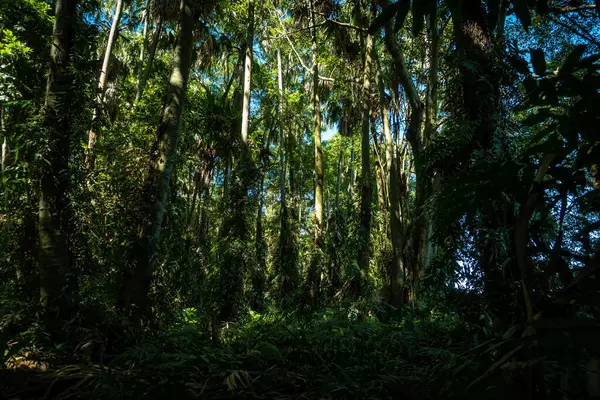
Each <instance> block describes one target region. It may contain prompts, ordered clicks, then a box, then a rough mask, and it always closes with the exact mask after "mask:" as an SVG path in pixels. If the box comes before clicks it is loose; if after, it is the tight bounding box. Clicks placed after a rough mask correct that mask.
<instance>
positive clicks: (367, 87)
mask: <svg viewBox="0 0 600 400" xmlns="http://www.w3.org/2000/svg"><path fill="white" fill-rule="evenodd" d="M372 64H373V36H372V35H371V34H367V37H366V43H365V62H364V67H363V68H364V69H363V87H362V116H361V119H362V120H361V179H360V185H361V203H360V226H359V231H358V232H359V238H358V245H359V249H358V266H359V268H360V270H361V273H363V274H364V275H365V278H366V276H367V275H368V273H369V259H370V249H369V246H370V242H371V239H370V238H371V198H372V195H373V188H372V184H371V157H370V154H371V145H370V121H371V107H370V103H371V101H370V97H371V70H372Z"/></svg>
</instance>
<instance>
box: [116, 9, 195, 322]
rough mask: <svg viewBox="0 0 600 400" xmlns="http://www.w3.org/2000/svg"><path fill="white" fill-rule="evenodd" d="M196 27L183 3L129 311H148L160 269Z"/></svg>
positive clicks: (129, 280)
mask: <svg viewBox="0 0 600 400" xmlns="http://www.w3.org/2000/svg"><path fill="white" fill-rule="evenodd" d="M193 28H194V11H193V1H192V0H182V1H181V9H180V17H179V29H178V32H177V45H176V47H175V52H174V56H173V69H172V72H171V78H170V81H169V89H168V94H167V102H166V104H165V108H164V109H163V113H162V121H161V124H160V126H159V127H158V131H157V137H156V142H155V144H154V147H153V149H152V154H151V159H152V162H151V166H150V171H149V175H148V179H147V182H146V189H145V197H146V198H145V200H146V207H145V210H144V211H145V213H146V214H147V215H144V216H143V217H142V218H143V219H144V223H143V227H142V229H141V232H140V240H139V243H138V248H137V249H136V254H135V265H134V269H133V271H132V272H130V273H127V274H126V276H125V279H124V282H123V287H122V292H121V307H122V308H123V309H125V310H129V309H130V308H131V306H132V305H134V304H135V305H136V306H137V307H139V308H140V309H141V311H142V312H145V311H147V303H148V293H149V290H150V284H151V281H152V274H153V273H154V269H155V266H156V261H155V255H156V249H157V246H158V241H159V239H160V232H161V227H162V222H163V217H164V213H165V206H166V202H167V197H168V191H169V186H170V182H171V175H172V172H173V168H174V165H175V158H176V156H177V144H178V142H179V130H180V125H181V116H182V113H183V106H184V102H185V94H186V89H187V83H188V78H189V73H190V67H191V60H192V50H193V47H194V41H193Z"/></svg>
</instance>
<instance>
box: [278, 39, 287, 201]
mask: <svg viewBox="0 0 600 400" xmlns="http://www.w3.org/2000/svg"><path fill="white" fill-rule="evenodd" d="M277 84H278V87H279V196H280V201H281V208H282V209H283V207H285V137H284V133H283V125H284V124H283V71H282V67H281V50H280V49H279V48H277Z"/></svg>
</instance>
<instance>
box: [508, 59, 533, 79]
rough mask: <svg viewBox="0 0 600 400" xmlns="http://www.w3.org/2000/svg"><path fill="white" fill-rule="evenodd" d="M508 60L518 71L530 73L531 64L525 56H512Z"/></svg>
mask: <svg viewBox="0 0 600 400" xmlns="http://www.w3.org/2000/svg"><path fill="white" fill-rule="evenodd" d="M508 62H509V63H510V65H511V66H512V67H513V68H514V69H515V70H516V71H517V72H519V73H521V74H524V75H529V64H527V61H526V60H525V59H524V58H523V57H521V56H519V55H515V56H512V57H510V58H509V59H508Z"/></svg>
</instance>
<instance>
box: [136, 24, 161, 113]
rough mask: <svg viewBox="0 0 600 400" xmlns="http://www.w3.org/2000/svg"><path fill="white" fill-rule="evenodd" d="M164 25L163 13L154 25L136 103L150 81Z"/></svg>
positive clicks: (138, 85) (137, 87) (137, 88)
mask: <svg viewBox="0 0 600 400" xmlns="http://www.w3.org/2000/svg"><path fill="white" fill-rule="evenodd" d="M162 27H163V15H162V14H159V16H158V22H156V24H155V27H154V37H153V38H152V44H151V45H150V51H149V52H148V61H146V66H145V67H144V72H143V73H141V75H140V77H139V83H138V84H137V86H136V93H135V103H136V104H137V103H138V102H139V101H140V99H141V98H142V94H143V93H144V88H145V86H146V82H147V81H148V77H149V76H150V70H151V69H152V65H153V63H154V57H156V49H157V48H158V42H159V40H160V34H161V32H162ZM140 69H141V68H140Z"/></svg>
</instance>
